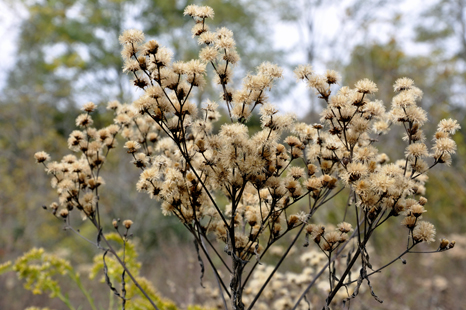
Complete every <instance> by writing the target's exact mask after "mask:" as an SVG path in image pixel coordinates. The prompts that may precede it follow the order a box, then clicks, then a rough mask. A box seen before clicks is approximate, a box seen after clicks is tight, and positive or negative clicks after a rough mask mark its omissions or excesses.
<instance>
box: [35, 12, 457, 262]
mask: <svg viewBox="0 0 466 310" xmlns="http://www.w3.org/2000/svg"><path fill="white" fill-rule="evenodd" d="M185 15H189V16H191V17H193V19H194V20H195V21H196V24H195V26H194V28H193V31H192V33H193V36H196V37H197V40H198V43H199V44H200V45H201V46H202V49H201V51H200V54H199V59H196V60H191V61H188V62H181V61H177V62H172V60H171V57H172V56H171V55H172V54H171V53H170V51H169V50H168V49H167V48H165V47H163V46H160V45H159V43H158V42H157V41H155V40H150V41H147V42H145V38H144V34H143V33H142V32H141V31H139V30H128V31H125V32H124V33H123V34H122V35H121V37H120V42H121V43H122V45H123V51H122V55H123V58H124V60H125V65H124V69H123V70H124V71H125V72H128V73H129V74H130V75H131V76H132V77H133V78H134V80H133V83H134V85H135V86H136V87H138V88H139V89H140V90H141V92H142V95H141V96H140V97H139V98H138V99H137V100H135V101H134V102H133V103H132V104H130V105H128V104H120V103H118V102H115V101H114V102H110V103H109V105H108V108H109V109H112V110H114V111H115V119H114V124H112V125H110V126H108V127H106V128H103V129H101V130H96V129H94V128H93V127H92V118H91V115H90V114H91V112H92V111H94V109H95V105H94V104H92V103H89V104H86V105H85V106H84V107H83V110H84V113H83V114H82V115H80V116H79V117H78V118H77V120H76V123H77V125H78V126H79V127H80V128H81V130H77V131H74V132H73V133H71V135H70V138H69V146H70V149H71V150H73V151H75V152H77V153H80V154H81V155H80V156H79V158H78V157H76V156H75V155H67V156H65V157H64V158H63V160H62V161H61V162H60V163H58V162H52V163H46V161H47V160H48V159H49V156H48V155H47V154H46V153H44V152H39V153H37V154H36V160H37V162H39V163H44V164H45V165H46V170H47V172H48V173H49V174H51V175H52V178H53V181H52V185H53V186H54V187H56V188H57V190H58V194H59V201H58V203H54V204H53V205H52V208H53V209H54V210H55V212H57V209H59V208H61V210H60V212H59V214H60V215H61V216H63V217H67V216H68V215H69V212H70V211H71V210H72V209H73V208H77V209H79V210H82V211H83V212H84V215H85V216H87V217H95V212H96V208H95V205H96V196H97V190H98V187H99V186H100V185H101V184H103V180H102V178H101V177H100V176H99V173H98V171H99V170H100V168H101V167H102V165H103V163H104V162H105V157H106V155H107V154H108V151H109V150H110V149H112V148H113V147H115V137H116V135H117V134H118V133H120V134H121V135H122V137H123V138H124V139H126V140H127V142H126V143H125V145H124V147H125V148H126V149H127V152H128V153H130V154H131V156H132V158H133V163H134V165H135V166H136V167H137V168H139V169H141V175H140V178H139V181H138V182H137V189H138V191H140V192H146V193H147V194H149V195H150V196H151V197H152V198H155V199H158V200H160V201H162V212H163V213H164V214H165V215H174V216H176V217H178V218H179V219H180V221H181V222H182V223H183V224H184V225H185V226H186V227H187V228H188V229H190V230H193V231H194V230H195V231H197V232H199V233H200V234H201V235H205V236H207V235H208V234H210V233H213V234H215V235H216V236H217V238H218V240H221V241H223V242H225V243H226V244H228V245H229V247H230V250H231V251H232V252H233V253H234V254H235V255H236V256H237V257H240V258H242V259H244V260H250V259H252V258H254V257H255V256H257V255H259V254H260V253H262V251H263V250H264V249H267V248H268V246H269V245H271V244H273V243H274V242H275V241H276V240H278V239H280V238H281V237H282V236H283V235H285V234H286V233H287V232H289V231H290V230H292V229H295V228H297V227H300V226H301V225H307V226H306V232H307V234H308V235H309V236H310V237H311V238H312V239H313V240H314V241H315V242H316V243H317V244H318V246H319V247H320V249H321V250H322V251H326V252H331V251H334V250H335V249H336V247H338V246H339V245H340V244H342V243H344V242H345V241H346V240H348V238H349V237H348V235H347V233H348V232H350V231H351V229H352V228H351V225H350V224H348V223H341V224H340V225H339V226H338V227H337V228H336V229H334V230H331V231H327V230H325V227H323V226H322V225H315V224H309V223H310V222H311V221H312V215H313V214H314V212H315V211H316V210H317V209H318V208H319V207H320V206H322V205H323V204H324V203H326V202H327V200H326V199H327V198H329V197H331V195H330V193H332V192H335V191H336V190H335V188H336V187H337V186H338V187H347V188H349V189H350V190H351V193H352V194H353V195H354V203H355V204H356V205H357V206H358V207H359V208H360V210H361V212H365V213H366V214H367V218H368V219H369V220H370V221H373V220H376V219H377V218H379V217H380V216H381V214H387V215H389V214H390V215H393V216H397V215H400V214H402V215H404V216H405V217H404V219H403V221H402V223H403V225H405V226H406V227H407V228H408V229H409V231H410V233H411V234H412V236H413V240H415V241H416V242H422V241H427V242H431V241H433V240H434V236H435V228H434V227H433V225H432V224H430V223H428V222H425V221H421V220H420V219H421V216H422V214H423V213H424V212H425V211H426V210H425V209H424V207H425V205H426V203H427V200H426V199H425V198H424V197H422V195H423V194H424V192H425V187H424V184H425V182H426V180H427V176H426V175H425V173H426V172H427V171H428V170H429V169H430V168H431V167H433V166H435V165H437V164H442V163H446V164H449V163H450V162H451V155H452V154H453V153H455V150H456V145H455V142H454V141H453V140H452V139H451V135H452V134H454V133H455V131H456V130H458V129H459V125H458V124H457V122H456V121H454V120H451V119H448V120H442V121H441V122H440V124H439V125H438V129H437V132H436V134H435V137H434V143H433V147H432V149H431V151H429V149H428V147H427V146H426V144H425V140H426V138H425V135H424V133H423V130H422V126H423V125H424V123H425V122H426V120H427V116H426V112H425V111H424V110H423V109H422V108H421V107H420V106H418V105H417V102H419V100H420V99H421V97H422V91H420V90H419V89H418V88H417V87H415V86H414V83H413V81H412V80H410V79H408V78H402V79H399V80H397V81H396V82H395V85H394V90H395V92H396V96H395V97H394V98H393V101H392V105H391V109H390V110H389V111H386V109H385V106H384V104H383V103H382V102H381V101H379V100H374V99H373V94H374V93H375V92H377V86H376V84H375V83H373V82H372V81H369V80H367V79H364V80H361V81H359V82H357V83H356V84H355V85H354V87H353V88H350V87H346V86H344V87H341V88H339V89H338V91H336V93H335V88H334V87H336V86H334V85H335V84H337V83H338V82H339V79H340V77H339V75H338V74H337V73H336V72H334V71H331V70H329V71H327V72H326V74H324V75H318V74H316V73H315V72H314V71H313V70H312V68H311V67H310V66H300V67H298V68H297V69H296V70H295V74H296V76H297V78H298V79H300V80H305V81H307V83H308V84H309V87H311V88H313V89H314V90H315V91H316V93H317V94H318V96H319V97H320V98H322V99H323V100H325V101H326V103H327V107H326V108H325V109H324V110H323V111H322V113H321V119H320V123H318V124H313V125H310V124H305V123H302V122H298V121H297V120H296V118H295V116H293V115H289V114H286V115H282V114H279V113H278V109H277V108H276V107H275V106H273V105H272V104H270V103H269V102H268V97H267V95H266V92H267V91H268V90H269V89H270V88H271V87H272V86H273V82H274V81H275V80H277V79H278V78H281V77H282V69H281V68H279V67H278V66H277V65H274V64H271V63H263V64H262V65H260V66H259V67H258V69H257V72H256V73H255V74H248V75H247V76H246V77H245V78H244V80H243V84H242V87H241V88H240V89H238V90H235V89H233V88H232V87H231V84H232V78H231V77H232V73H233V69H234V66H235V65H236V64H237V62H238V61H239V56H238V54H237V52H236V49H235V41H234V39H233V33H232V32H231V31H230V30H228V29H226V28H221V29H217V30H216V31H211V30H209V28H208V25H207V24H206V22H205V21H206V18H211V17H213V11H212V10H211V9H210V8H208V7H198V6H193V5H191V6H188V7H187V8H186V10H185ZM208 65H211V66H212V67H213V69H214V72H215V78H214V79H213V81H214V83H216V84H218V85H219V88H220V89H221V94H220V101H222V102H223V103H222V105H223V106H225V107H226V108H227V110H228V114H229V116H230V119H231V122H228V123H226V124H223V125H222V126H221V128H220V130H219V132H218V133H214V132H213V123H214V122H215V121H217V120H218V119H219V115H220V112H219V111H218V106H219V104H218V103H217V102H215V101H210V100H207V101H206V102H204V103H203V104H202V109H200V110H198V108H197V105H196V103H195V102H192V101H190V100H189V98H190V95H191V94H193V93H194V92H195V90H196V89H199V88H202V87H203V86H204V85H205V84H206V81H205V77H206V67H207V66H208ZM256 109H257V110H258V112H259V114H260V120H261V126H262V129H261V130H260V131H259V132H257V133H256V134H254V135H252V136H251V135H250V134H249V129H248V127H247V126H246V125H245V123H246V122H247V120H248V119H249V118H250V116H251V113H252V112H253V111H254V110H256ZM391 125H400V126H402V127H403V128H404V130H405V134H404V136H403V140H404V141H405V142H406V145H407V146H406V149H405V152H404V156H403V157H402V158H401V159H400V160H397V161H390V160H389V158H388V157H387V156H386V155H385V154H382V153H379V151H378V149H377V148H376V147H375V146H374V142H375V140H374V139H373V138H374V136H376V135H379V134H384V133H386V132H387V131H388V130H389V128H390V126H391ZM285 132H290V135H289V136H287V137H286V138H285V139H284V140H282V138H281V137H282V136H283V135H284V133H285ZM428 161H430V162H428ZM339 184H341V185H339ZM221 197H226V200H225V199H224V198H221ZM303 198H306V199H303ZM222 201H223V202H224V201H228V202H227V203H222ZM298 201H301V202H304V201H306V203H303V204H301V205H300V208H299V210H298V208H297V206H298V204H297V202H298ZM261 236H263V238H261ZM233 239H234V240H233Z"/></svg>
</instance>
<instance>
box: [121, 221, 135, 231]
mask: <svg viewBox="0 0 466 310" xmlns="http://www.w3.org/2000/svg"><path fill="white" fill-rule="evenodd" d="M123 225H124V226H125V227H126V229H130V228H131V225H133V221H132V220H124V221H123Z"/></svg>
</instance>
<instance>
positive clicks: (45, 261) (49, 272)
mask: <svg viewBox="0 0 466 310" xmlns="http://www.w3.org/2000/svg"><path fill="white" fill-rule="evenodd" d="M106 238H107V239H108V240H110V241H113V242H115V243H116V244H119V245H120V246H121V248H122V249H121V250H120V251H118V254H119V255H121V256H123V257H125V261H126V267H127V268H129V269H131V272H132V273H133V274H134V275H135V276H136V277H137V279H138V282H139V283H140V284H141V286H142V287H143V289H144V291H145V292H146V293H147V294H148V296H150V298H151V299H152V300H153V301H154V302H155V304H156V305H157V307H158V308H159V309H163V310H178V309H179V308H178V307H177V306H176V305H175V304H174V303H173V302H172V301H170V300H168V299H166V298H161V297H160V294H159V292H157V291H156V290H155V288H154V286H153V285H152V283H151V282H150V281H149V280H148V279H147V278H145V277H143V276H140V275H139V272H140V268H141V264H140V263H139V262H138V261H137V257H138V254H137V251H136V248H135V245H134V243H132V242H128V241H122V239H121V236H120V235H118V234H116V233H111V234H108V235H106ZM104 268H105V270H106V272H105V276H104V277H102V279H101V281H102V282H107V283H111V284H110V285H112V283H118V284H120V285H122V282H123V281H124V277H122V274H123V268H122V266H121V264H119V263H118V261H117V260H116V259H114V258H109V259H107V260H106V261H103V260H102V257H101V256H100V255H99V256H96V257H95V259H94V264H93V265H92V267H91V268H90V269H89V270H88V271H89V274H85V276H87V277H89V278H90V279H94V278H95V277H96V276H98V275H99V274H100V272H101V271H102V269H104ZM8 271H15V272H16V274H17V276H18V278H19V279H21V280H24V281H25V284H24V287H25V288H26V289H27V290H30V291H31V292H32V293H33V294H44V293H49V297H50V298H58V299H60V300H61V301H62V302H63V303H64V304H65V305H66V306H67V308H68V309H70V310H75V309H92V310H97V309H115V307H118V305H115V298H114V297H113V296H114V294H113V293H112V294H111V295H110V298H109V304H108V307H106V308H102V307H98V306H97V305H96V304H95V302H94V299H93V297H92V292H90V291H89V290H87V289H86V285H85V284H83V283H82V282H81V276H80V273H78V272H77V271H75V269H74V268H73V267H72V266H71V263H70V261H69V260H67V259H63V258H60V257H59V256H58V255H56V254H50V253H47V252H46V251H45V250H44V249H43V248H40V249H37V248H33V249H31V250H30V251H28V252H27V253H24V255H23V256H21V257H19V258H18V259H17V260H16V262H15V263H14V264H13V263H12V262H10V261H9V262H6V263H4V264H2V265H0V275H1V274H3V273H5V272H8ZM59 276H62V277H59ZM64 278H68V279H69V280H71V281H72V282H73V283H75V284H76V286H77V287H78V288H79V290H80V291H81V293H82V294H83V297H85V300H86V301H87V304H86V305H84V304H82V303H81V304H79V305H78V306H73V303H72V301H71V300H70V298H69V297H68V295H67V294H66V293H65V292H63V289H62V286H61V284H60V282H62V281H64ZM60 279H61V280H60ZM123 286H125V295H124V296H122V297H124V298H125V299H124V301H125V303H124V307H123V308H124V309H127V310H140V309H141V310H142V309H151V305H150V303H149V301H148V299H146V298H145V297H143V296H142V295H141V291H140V290H139V289H138V288H137V287H136V286H135V285H134V284H133V283H128V284H127V285H124V284H123ZM187 309H188V310H207V309H208V308H204V307H200V306H196V305H190V306H188V308H187ZM26 310H50V309H49V308H37V307H28V308H27V309H26Z"/></svg>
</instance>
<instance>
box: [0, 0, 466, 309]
mask: <svg viewBox="0 0 466 310" xmlns="http://www.w3.org/2000/svg"><path fill="white" fill-rule="evenodd" d="M197 2H199V1H197ZM393 2H394V1H384V0H354V1H342V2H341V1H322V0H308V1H304V0H303V1H296V2H293V3H292V4H290V3H288V2H287V1H283V0H274V1H262V0H261V1H253V0H245V1H237V2H236V1H228V0H207V1H202V4H203V5H209V6H211V7H212V8H213V9H214V11H215V18H214V20H213V23H214V24H216V25H221V26H226V27H228V28H230V29H232V30H233V31H234V33H235V37H236V38H237V43H238V49H239V53H240V55H241V58H242V60H241V64H240V66H241V70H240V71H241V72H247V71H253V70H254V67H255V66H256V65H258V64H260V63H261V62H262V61H265V60H269V61H272V62H276V63H278V64H280V65H282V66H285V67H290V68H291V66H292V65H295V64H297V62H298V61H296V60H295V59H290V57H287V55H289V54H290V53H291V52H292V51H293V50H296V49H298V50H300V51H301V54H300V55H301V58H303V59H305V60H306V61H307V62H308V63H311V64H313V65H314V66H317V67H318V68H324V67H325V68H329V69H337V70H339V72H340V73H341V74H342V76H343V83H342V84H343V85H353V84H354V83H355V82H356V81H357V80H359V79H361V78H363V77H367V78H370V79H372V80H373V81H375V82H376V83H377V84H378V86H379V89H380V92H379V93H378V98H380V99H382V100H383V101H384V103H385V105H389V104H390V102H391V97H392V95H393V89H392V85H393V83H394V81H395V80H396V79H397V78H398V77H402V76H407V77H410V78H412V79H413V80H414V81H415V83H416V85H417V86H418V87H419V88H421V89H422V90H423V91H424V99H423V101H422V102H423V106H424V108H426V109H427V110H428V111H429V117H430V120H431V121H432V123H436V122H438V120H440V119H441V118H446V117H449V116H454V117H455V118H456V119H458V120H459V121H460V122H461V124H462V126H463V128H464V127H466V124H465V121H464V114H465V112H466V105H465V98H466V90H465V89H466V88H465V87H464V86H465V79H466V63H465V61H466V8H465V7H466V3H465V1H461V0H460V1H457V0H436V1H432V3H431V5H428V6H421V7H420V8H418V9H417V10H416V11H415V12H412V11H409V12H406V11H403V6H402V5H400V6H396V5H394V3H393ZM6 4H7V5H9V3H8V2H6ZM186 4H187V3H186V1H179V0H178V1H164V0H137V1H125V0H112V1H110V0H106V1H99V0H80V1H71V0H55V1H23V2H22V6H23V8H25V9H26V10H27V17H26V18H25V19H24V20H22V22H21V27H20V29H19V30H18V33H19V34H18V38H17V41H16V55H15V65H14V66H13V67H12V68H11V69H10V70H9V71H8V72H7V79H6V83H5V85H4V86H3V88H2V89H1V93H0V108H1V113H0V175H1V178H0V188H1V190H0V219H1V232H2V233H1V234H0V245H1V246H0V261H4V260H8V259H13V258H15V257H17V256H19V255H20V254H21V253H23V252H24V251H26V250H28V249H30V248H31V247H32V246H34V245H40V246H43V247H46V248H49V249H57V250H58V249H64V248H65V249H68V251H69V252H72V253H73V259H74V260H75V261H76V262H86V261H89V258H90V257H92V256H93V254H94V249H92V248H90V247H89V246H87V245H83V244H81V243H79V242H78V241H76V240H75V239H73V238H70V236H69V234H68V233H67V232H62V231H60V229H59V227H60V223H59V221H58V220H56V221H54V219H53V218H52V217H51V216H50V214H49V213H47V212H43V211H42V210H41V207H42V205H43V204H44V202H47V201H53V198H54V197H53V196H52V192H51V191H50V190H49V184H45V183H46V181H45V178H44V176H43V172H42V170H41V169H38V168H37V167H36V166H35V165H34V163H33V154H34V153H35V152H36V151H38V150H42V149H45V150H47V151H48V152H50V153H51V154H52V155H53V157H55V158H56V157H58V156H62V155H64V154H65V152H66V150H67V148H66V140H67V138H68V135H69V133H70V132H71V131H72V130H73V129H74V119H75V117H76V116H77V115H78V113H79V108H80V105H81V104H83V103H85V102H87V101H93V102H95V103H96V104H97V103H106V102H107V101H109V100H115V99H117V100H119V101H121V102H128V103H130V102H131V99H132V98H133V95H134V94H133V93H132V92H131V88H130V86H129V83H128V77H127V76H126V75H124V74H123V73H122V70H121V68H122V66H123V63H122V61H121V57H120V54H119V51H120V46H119V43H118V36H119V34H120V33H121V32H122V31H123V30H124V29H126V28H130V27H136V28H139V29H142V30H143V31H144V32H145V34H146V35H147V36H150V37H153V38H156V39H157V40H158V41H160V42H161V43H162V44H164V45H168V46H169V47H171V48H172V49H173V51H174V52H175V55H174V58H176V59H180V60H188V59H191V58H192V57H196V56H197V53H198V49H197V46H196V44H195V42H194V40H193V41H191V42H187V41H186V40H182V39H181V38H182V37H183V36H184V34H185V33H186V32H189V29H190V24H189V23H190V20H189V19H188V18H183V9H184V7H185V5H186ZM10 9H11V11H12V13H14V10H15V6H13V5H11V6H10ZM320 14H339V15H338V16H340V18H339V25H337V26H336V27H335V28H336V29H337V31H336V33H337V34H333V33H329V32H328V31H327V29H326V25H322V24H319V23H318V22H319V15H320ZM281 25H288V26H289V25H295V28H294V29H297V31H298V30H299V31H300V38H301V40H300V43H298V45H297V46H287V47H282V48H277V46H278V45H277V44H276V42H274V36H273V33H274V30H275V29H276V27H281ZM378 29H383V33H384V36H383V37H381V36H380V33H379V31H378ZM402 31H409V33H410V34H412V35H411V36H410V37H409V38H408V39H406V36H404V37H403V36H400V33H401V32H402ZM292 85H295V84H294V83H291V82H290V81H284V82H283V83H282V85H281V87H280V88H279V89H280V91H278V92H277V93H276V94H275V97H276V98H275V99H276V101H277V102H280V101H281V100H283V101H286V96H287V95H289V96H291V95H292V93H293V92H295V88H294V86H292ZM217 93H218V90H216V89H214V88H213V87H212V86H211V85H209V86H207V87H206V89H205V91H204V93H203V94H202V93H201V94H199V95H198V100H199V102H201V101H202V100H203V99H204V98H207V97H208V96H210V98H212V97H213V98H215V97H217V96H218V94H217ZM311 97H313V96H306V97H305V98H304V99H302V100H305V102H307V105H308V107H309V108H308V111H309V113H308V115H307V116H306V117H305V120H306V121H309V122H315V121H317V120H318V118H319V117H318V112H319V103H318V102H314V101H311V99H310V98H311ZM97 115H98V116H97V117H96V119H95V121H97V122H101V123H102V124H107V123H109V122H110V120H111V119H110V117H111V115H110V114H109V113H106V112H105V108H104V105H103V106H102V107H101V110H100V111H99V113H98V114H97ZM256 124H258V123H257V122H256ZM433 129H434V128H432V130H433ZM432 134H433V132H426V136H427V137H429V136H432ZM383 139H384V144H385V145H386V147H387V149H386V152H387V153H388V155H390V152H395V151H396V150H400V149H402V148H401V147H399V145H397V144H396V143H399V142H398V140H396V139H395V138H394V137H393V136H387V137H384V138H383ZM457 139H461V140H462V141H457V143H458V145H459V150H458V156H457V157H455V159H454V160H453V168H451V169H449V170H448V171H436V173H432V174H431V175H430V182H429V183H428V186H429V187H430V188H428V190H427V192H428V193H429V196H428V197H427V198H428V199H429V201H430V202H429V205H431V206H432V207H431V209H429V212H433V213H435V215H436V216H434V217H432V218H431V220H437V222H435V225H436V226H437V227H438V228H439V231H441V232H442V233H444V234H453V233H459V232H461V231H464V229H465V224H464V221H463V220H462V217H461V216H462V214H464V211H465V202H466V201H465V200H466V198H465V195H464V194H463V193H464V192H466V180H465V176H466V174H465V167H466V166H465V162H464V158H465V156H466V149H465V148H464V140H465V139H464V136H463V135H462V134H461V133H459V134H458V135H457ZM461 142H463V143H461ZM392 154H394V153H392ZM109 160H110V161H111V163H110V165H109V166H108V167H106V169H105V170H106V171H105V174H106V175H105V176H106V180H108V181H107V186H106V187H105V194H104V195H103V196H102V199H103V204H102V205H104V206H105V205H107V206H108V209H107V211H108V212H110V214H112V213H114V214H112V215H113V216H114V217H115V218H117V217H124V216H129V215H131V217H132V220H133V221H134V222H135V223H137V225H135V230H134V234H135V236H137V238H138V239H139V240H140V243H141V244H143V245H144V251H143V252H141V255H142V257H141V259H142V261H143V263H144V262H147V263H149V262H151V261H154V260H156V259H158V260H160V261H161V262H162V263H161V264H162V265H163V260H164V259H167V258H166V257H167V255H168V254H167V253H172V254H173V253H183V252H187V251H192V250H193V246H192V243H191V240H189V239H188V237H187V236H186V235H184V234H183V233H181V229H180V227H178V226H177V225H176V224H175V223H176V221H174V220H173V219H172V218H170V217H164V218H163V219H161V217H162V215H161V213H160V211H159V208H158V205H157V204H156V203H154V201H151V200H149V199H147V198H146V196H145V195H140V194H138V193H137V192H136V191H135V190H134V188H132V185H131V184H132V182H131V181H130V180H134V179H135V178H136V177H137V175H136V171H135V170H134V169H132V168H133V167H131V166H130V165H128V163H129V161H130V159H129V158H128V157H127V154H125V153H123V152H115V153H114V154H113V155H112V156H110V158H109ZM452 171H454V173H452ZM110 206H111V208H110ZM326 216H328V217H332V216H336V215H335V214H332V213H328V214H327V215H326ZM323 220H325V219H323ZM110 224H111V223H108V225H110ZM396 225H398V223H393V232H388V233H392V234H393V235H394V237H397V236H398V235H397V233H396V230H397V229H398V227H397V226H396ZM84 226H85V225H84ZM83 233H85V231H84V232H83ZM167 239H169V240H171V242H170V244H168V245H167V244H166V242H165V241H166V240H167ZM161 241H163V242H161ZM154 257H155V258H154ZM442 259H451V258H442ZM179 263H180V264H183V263H186V262H185V261H183V260H182V259H180V260H179ZM191 263H192V262H191ZM453 263H454V264H456V265H455V266H456V267H457V268H460V269H461V270H462V271H463V272H464V270H465V269H464V268H465V267H466V266H464V263H461V261H454V262H453ZM432 264H433V263H432ZM148 265H149V264H148ZM435 266H437V265H435ZM438 266H440V265H438ZM438 268H440V267H438ZM148 272H149V273H151V274H153V275H154V277H155V278H157V275H159V274H160V270H149V271H148ZM450 272H451V271H450ZM193 273H194V271H193ZM449 275H450V274H448V273H446V274H445V275H444V276H445V277H448V276H449ZM175 277H176V275H175ZM195 277H196V276H193V278H195ZM12 281H13V282H12ZM14 281H15V280H13V279H12V278H8V277H2V278H0V290H2V291H4V292H6V291H8V292H9V294H7V297H6V298H2V299H1V300H0V308H4V307H9V308H11V309H21V308H24V307H25V306H26V305H29V304H30V303H29V301H30V300H31V299H30V298H33V297H32V295H28V294H29V293H25V292H24V291H23V290H22V289H21V284H20V283H19V282H14ZM196 281H197V280H193V282H195V283H194V286H195V285H196V284H198V283H197V282H196ZM182 282H183V281H180V283H176V285H178V286H179V287H181V288H186V289H189V288H190V287H189V284H187V283H182ZM12 283H13V284H12ZM159 284H160V286H161V288H160V289H161V290H162V291H163V292H164V293H166V294H167V295H169V296H170V294H171V293H170V290H169V289H167V288H166V289H165V291H164V289H163V286H165V284H166V283H164V282H163V281H162V280H160V283H159ZM458 290H459V289H458V288H457V289H456V291H455V290H453V292H451V293H450V294H454V295H455V296H461V294H460V291H458ZM425 293H426V292H425ZM24 294H26V295H27V298H19V297H20V296H24ZM175 296H176V295H175V294H172V296H171V297H172V298H173V299H174V300H175V301H176V298H174V297H175ZM34 298H35V299H34V300H35V301H37V302H36V304H37V303H41V302H42V303H43V304H44V305H47V301H48V299H47V298H45V297H43V298H42V299H41V298H40V297H34ZM445 298H446V297H445ZM461 298H463V300H464V296H461ZM400 300H401V301H400V303H403V302H404V301H403V300H404V299H403V297H402V296H401V297H400ZM178 301H179V302H183V300H178ZM412 309H417V308H416V306H415V305H413V306H412Z"/></svg>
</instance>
